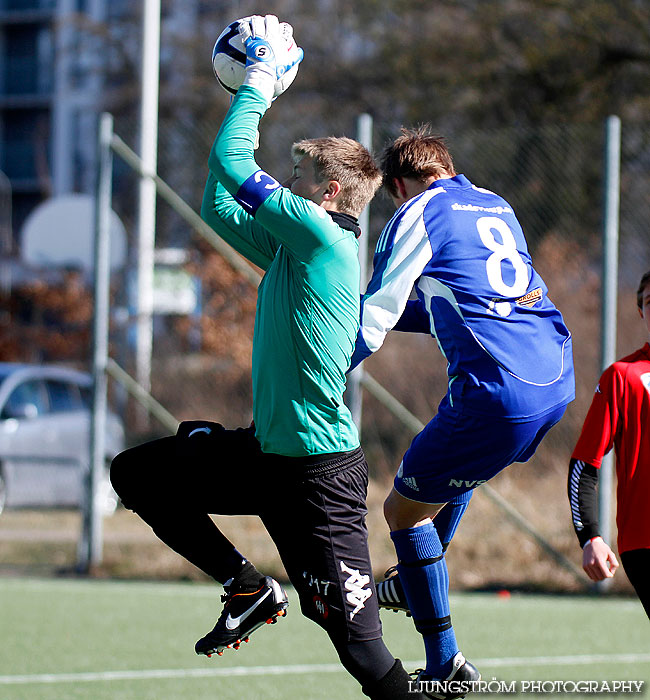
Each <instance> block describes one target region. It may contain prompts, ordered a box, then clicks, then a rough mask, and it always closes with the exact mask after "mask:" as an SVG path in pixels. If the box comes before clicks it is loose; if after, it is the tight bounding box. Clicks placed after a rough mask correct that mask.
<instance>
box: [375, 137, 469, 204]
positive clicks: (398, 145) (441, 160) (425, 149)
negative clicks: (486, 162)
mask: <svg viewBox="0 0 650 700" xmlns="http://www.w3.org/2000/svg"><path fill="white" fill-rule="evenodd" d="M381 169H382V171H383V173H384V185H385V187H386V188H387V189H388V191H389V192H390V193H391V194H392V195H396V194H397V189H396V188H395V183H394V180H395V178H400V177H410V178H413V179H415V180H418V181H420V182H423V181H424V180H426V179H427V178H428V177H430V176H432V175H433V176H434V177H435V178H436V179H439V178H441V177H453V176H454V175H455V174H456V171H455V170H454V162H453V160H452V158H451V154H450V153H449V151H448V150H447V146H446V145H445V142H444V140H443V139H442V137H440V136H434V135H433V133H432V131H431V126H430V125H429V124H421V125H420V126H418V127H416V128H415V129H406V128H405V127H402V128H401V135H400V136H398V137H397V138H396V139H395V140H394V141H393V143H391V144H390V145H389V146H387V147H386V148H385V149H384V152H383V154H382V157H381Z"/></svg>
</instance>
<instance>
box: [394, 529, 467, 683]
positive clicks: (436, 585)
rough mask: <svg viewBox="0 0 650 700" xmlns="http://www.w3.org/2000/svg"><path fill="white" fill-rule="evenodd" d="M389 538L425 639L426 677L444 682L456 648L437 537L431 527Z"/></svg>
mask: <svg viewBox="0 0 650 700" xmlns="http://www.w3.org/2000/svg"><path fill="white" fill-rule="evenodd" d="M390 536H391V539H392V540H393V543H394V544H395V551H396V552H397V558H398V559H399V564H398V565H397V571H398V573H399V577H400V580H401V582H402V586H403V587H404V593H405V594H406V599H407V601H408V604H409V609H410V610H411V613H412V615H413V621H414V622H415V626H416V628H417V630H418V631H419V632H420V633H421V634H422V638H423V639H424V648H425V649H426V655H427V667H426V673H427V674H429V675H430V676H432V677H433V678H437V679H445V678H447V676H448V675H449V674H450V672H451V667H452V664H451V662H452V659H453V658H454V656H455V655H456V653H457V652H458V644H457V642H456V635H455V634H454V628H453V627H452V626H451V618H450V616H449V574H448V573H447V563H446V562H445V558H444V555H443V551H442V544H441V542H440V537H439V536H438V532H437V530H436V528H435V525H434V524H433V523H427V524H425V525H420V526H419V527H412V528H407V529H406V530H396V531H394V532H391V534H390Z"/></svg>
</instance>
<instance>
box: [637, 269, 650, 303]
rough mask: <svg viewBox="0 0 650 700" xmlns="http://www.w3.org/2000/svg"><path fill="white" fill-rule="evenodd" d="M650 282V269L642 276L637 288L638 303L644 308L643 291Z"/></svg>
mask: <svg viewBox="0 0 650 700" xmlns="http://www.w3.org/2000/svg"><path fill="white" fill-rule="evenodd" d="M649 284H650V270H648V271H647V272H646V273H645V275H643V277H642V278H641V282H639V288H638V289H637V290H636V304H637V306H638V307H639V308H640V309H642V308H643V292H644V291H645V288H646V287H647V286H648V285H649Z"/></svg>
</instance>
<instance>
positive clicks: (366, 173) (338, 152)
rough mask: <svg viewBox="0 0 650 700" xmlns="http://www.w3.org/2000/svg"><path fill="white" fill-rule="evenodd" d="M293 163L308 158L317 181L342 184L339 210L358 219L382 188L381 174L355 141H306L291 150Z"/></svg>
mask: <svg viewBox="0 0 650 700" xmlns="http://www.w3.org/2000/svg"><path fill="white" fill-rule="evenodd" d="M291 155H292V157H293V158H294V160H298V159H300V158H303V157H304V156H309V157H310V158H311V159H312V161H313V164H314V174H315V176H316V180H317V181H318V182H323V181H324V180H336V182H338V183H339V184H340V185H341V193H340V194H339V197H338V200H337V204H338V209H339V211H341V212H343V213H345V214H351V215H352V216H359V214H361V212H362V211H363V209H364V208H365V206H366V205H367V204H368V203H369V202H370V200H371V199H372V198H373V197H374V196H375V192H376V191H377V190H378V189H379V186H380V185H381V171H380V170H379V167H378V166H377V163H375V160H374V158H373V157H372V155H371V154H370V153H369V151H368V150H367V149H366V148H364V147H363V146H362V145H361V144H360V143H358V142H357V141H355V140H354V139H349V138H347V137H345V136H340V137H339V136H326V137H324V138H319V139H305V140H303V141H298V142H297V143H294V144H293V146H292V147H291Z"/></svg>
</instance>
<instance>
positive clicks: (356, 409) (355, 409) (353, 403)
mask: <svg viewBox="0 0 650 700" xmlns="http://www.w3.org/2000/svg"><path fill="white" fill-rule="evenodd" d="M372 128H373V124H372V117H371V116H370V115H369V114H360V115H359V118H358V120H357V139H358V141H359V143H361V144H362V145H363V146H365V147H366V148H367V149H368V150H369V151H371V150H372ZM369 223H370V208H369V207H366V208H365V209H364V210H363V211H362V212H361V215H360V216H359V225H360V226H361V237H360V238H359V266H360V268H361V278H360V279H361V291H362V292H365V291H366V285H367V283H368V234H369V231H368V229H369ZM362 379H363V364H361V365H359V366H358V367H356V368H355V369H353V370H352V372H350V374H349V376H348V382H347V396H346V403H347V406H348V408H349V409H350V413H351V414H352V420H354V422H355V424H356V426H357V429H358V430H359V435H361V417H362V409H363V387H362V385H361V382H362Z"/></svg>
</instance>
